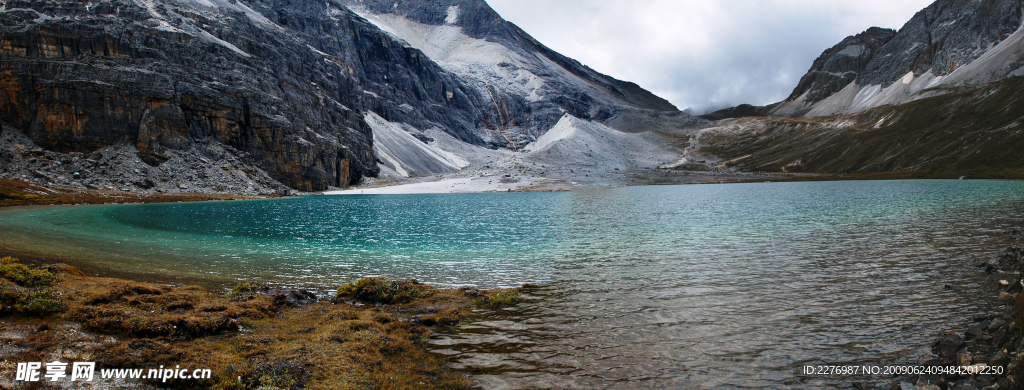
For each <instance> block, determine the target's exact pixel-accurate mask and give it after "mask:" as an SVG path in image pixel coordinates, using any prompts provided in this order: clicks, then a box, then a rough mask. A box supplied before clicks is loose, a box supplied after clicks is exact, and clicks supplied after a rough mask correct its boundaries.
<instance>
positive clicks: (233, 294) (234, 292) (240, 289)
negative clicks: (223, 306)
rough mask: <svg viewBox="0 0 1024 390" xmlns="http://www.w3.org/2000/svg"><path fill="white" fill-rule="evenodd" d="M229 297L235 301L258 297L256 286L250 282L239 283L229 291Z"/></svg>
mask: <svg viewBox="0 0 1024 390" xmlns="http://www.w3.org/2000/svg"><path fill="white" fill-rule="evenodd" d="M227 297H228V299H230V300H232V301H235V302H245V301H248V300H251V299H253V298H255V297H256V286H255V285H253V284H250V283H239V284H237V285H235V287H232V288H231V291H228V293H227Z"/></svg>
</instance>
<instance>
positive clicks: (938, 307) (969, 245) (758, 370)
mask: <svg viewBox="0 0 1024 390" xmlns="http://www.w3.org/2000/svg"><path fill="white" fill-rule="evenodd" d="M1022 218H1024V183H1022V182H1011V181H883V182H814V183H764V184H730V185H690V186H665V187H629V188H602V189H590V190H581V191H574V192H563V193H501V194H451V195H389V196H347V197H330V196H317V197H304V198H292V199H275V200H259V201H241V202H206V203H176V204H154V205H107V206H77V207H35V208H12V209H4V210H0V250H2V251H8V252H12V253H23V254H28V255H32V256H35V257H37V258H41V259H52V260H62V259H74V260H76V261H79V262H85V263H87V264H89V265H90V266H92V267H95V268H96V269H100V270H108V271H114V272H120V273H126V274H132V275H142V276H145V277H149V278H153V279H156V280H176V279H184V280H197V279H204V280H211V281H225V282H232V281H236V280H261V281H266V282H273V283H281V284H288V285H297V286H335V285H337V284H339V283H342V282H347V281H352V280H355V279H357V278H359V277H363V276H384V277H388V278H417V279H419V280H421V281H424V282H428V283H433V284H437V285H441V286H459V285H478V286H481V287H487V288H490V287H499V286H515V285H519V284H522V283H534V284H540V285H542V287H540V288H539V289H533V290H531V291H530V292H529V293H528V294H527V296H526V297H525V300H524V302H523V303H522V304H520V305H518V306H517V307H515V308H513V309H511V310H508V311H506V312H504V313H501V314H500V315H488V314H486V313H481V314H479V318H478V319H477V321H475V322H473V323H471V324H464V325H461V326H459V327H457V328H454V329H451V330H449V331H443V330H442V331H441V332H439V333H438V334H436V335H435V337H434V338H433V339H432V341H431V342H432V345H433V348H434V349H435V350H436V351H437V352H440V353H445V354H448V355H450V356H452V359H453V361H454V362H455V365H456V367H457V368H460V369H462V370H464V371H465V372H467V373H469V374H470V375H471V376H472V377H473V379H474V380H476V381H477V382H478V383H480V384H481V385H483V386H484V387H486V388H523V387H551V388H594V387H601V388H716V387H720V388H764V387H767V388H779V387H790V388H820V387H833V386H839V387H847V386H850V384H851V383H852V382H863V383H877V382H882V381H885V380H886V379H887V378H876V377H804V376H801V375H798V372H797V371H798V370H799V368H800V367H802V366H805V365H819V364H829V365H846V364H850V365H853V364H855V365H883V364H911V363H916V362H917V360H918V358H919V356H920V355H922V354H923V353H926V352H927V345H928V344H929V343H930V341H931V340H932V338H933V337H934V336H935V335H936V334H937V333H938V332H941V331H946V330H951V329H953V328H955V327H956V326H958V325H965V324H966V319H967V318H968V317H969V316H970V315H971V314H974V313H976V312H982V311H988V310H991V309H992V308H993V307H994V306H995V305H996V304H997V303H996V302H995V301H993V300H990V299H988V298H987V297H990V296H994V295H995V294H992V293H990V291H991V289H990V287H991V286H990V285H989V278H988V277H987V276H985V275H984V274H983V273H980V272H979V271H977V270H975V269H973V268H971V267H969V264H970V262H971V260H973V259H974V258H975V257H988V256H992V255H993V254H994V249H995V248H996V247H997V246H999V245H1005V244H1009V241H1008V238H1007V237H1006V234H1005V232H1006V231H1007V230H1008V229H1009V228H1011V227H1015V226H1019V225H1020V224H1021V223H1022V222H1021V221H1022V220H1024V219H1022ZM946 285H949V287H950V288H948V289H947V288H946ZM982 291H984V293H983V292H982ZM979 297H986V298H979Z"/></svg>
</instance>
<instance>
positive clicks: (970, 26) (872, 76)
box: [771, 0, 1024, 116]
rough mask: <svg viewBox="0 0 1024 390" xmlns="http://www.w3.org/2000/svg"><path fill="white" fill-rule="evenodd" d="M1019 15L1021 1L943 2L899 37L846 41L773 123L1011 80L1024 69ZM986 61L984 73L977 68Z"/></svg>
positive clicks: (883, 33)
mask: <svg viewBox="0 0 1024 390" xmlns="http://www.w3.org/2000/svg"><path fill="white" fill-rule="evenodd" d="M1022 8H1024V7H1022V2H1021V0H984V1H978V0H938V1H936V2H934V3H932V4H931V5H930V6H928V7H927V8H925V9H924V10H922V11H921V12H918V13H917V14H916V15H915V16H914V17H913V18H912V19H911V20H910V21H909V22H907V24H906V25H904V26H903V28H901V29H900V30H899V32H897V33H896V34H890V33H889V32H888V30H882V29H870V30H868V31H866V32H865V33H862V34H860V35H856V36H853V37H849V38H847V39H845V40H844V41H843V42H842V43H840V44H839V45H837V46H836V47H833V48H831V49H829V50H827V51H825V53H823V54H822V56H821V57H819V58H818V60H817V61H815V63H814V64H813V65H812V67H811V70H810V71H809V72H808V74H807V75H805V76H804V78H803V79H802V80H801V82H800V84H799V85H798V86H797V87H796V89H794V91H793V94H792V95H791V96H790V97H789V98H787V99H786V100H785V101H784V102H782V103H781V104H779V105H778V106H777V107H776V108H775V109H774V110H773V111H772V112H771V115H775V116H801V115H808V116H822V115H832V114H838V113H845V112H856V111H860V110H865V109H870V108H873V107H879V106H882V105H887V104H897V103H902V102H907V101H911V100H914V99H917V98H920V97H924V96H933V95H935V94H941V93H946V92H948V91H950V89H949V88H951V87H980V86H982V85H984V84H986V83H988V82H992V81H998V80H1001V79H1003V78H1005V77H1008V76H1010V75H1013V74H1015V72H1017V71H1018V70H1019V69H1020V67H1021V65H1022V64H1024V56H1022V55H1021V54H1022V53H1021V50H1020V47H1021V45H1024V41H1022V40H1021V38H1020V37H1019V35H1020V34H1018V33H1017V32H1018V31H1019V30H1020V29H1021V22H1022ZM1010 38H1013V39H1010ZM990 52H999V53H1001V55H998V56H996V55H989V56H987V57H986V54H987V53H990ZM853 54H856V55H853ZM983 57H985V58H987V62H986V64H985V65H984V66H981V65H977V64H975V62H977V61H979V60H980V59H982V58H983ZM1017 73H1019V72H1017ZM926 90H927V91H926Z"/></svg>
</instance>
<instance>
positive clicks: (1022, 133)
mask: <svg viewBox="0 0 1024 390" xmlns="http://www.w3.org/2000/svg"><path fill="white" fill-rule="evenodd" d="M696 143H698V144H699V145H701V147H702V151H703V152H705V153H711V154H714V155H716V156H718V157H719V158H721V159H723V160H726V161H728V162H727V163H725V165H726V166H728V167H731V168H737V169H742V170H746V171H776V172H777V171H784V172H819V173H879V172H897V171H903V172H908V173H912V174H914V175H916V176H917V177H929V178H957V177H960V176H967V177H969V178H1007V179H1011V178H1012V179H1024V77H1013V78H1009V79H1007V80H1004V81H1001V82H997V83H992V84H989V85H987V86H986V87H983V88H978V89H974V90H968V91H961V92H954V93H949V94H945V95H941V96H934V97H928V98H922V99H919V100H916V101H913V102H910V103H905V104H902V105H897V106H885V107H878V108H874V109H870V110H865V111H862V112H859V113H854V114H844V115H839V116H830V117H816V118H747V119H739V120H733V121H730V122H724V123H721V124H719V125H718V126H715V127H711V128H707V129H704V130H702V131H701V132H700V133H699V134H698V135H697V136H696Z"/></svg>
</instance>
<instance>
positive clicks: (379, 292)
mask: <svg viewBox="0 0 1024 390" xmlns="http://www.w3.org/2000/svg"><path fill="white" fill-rule="evenodd" d="M436 293H437V289H436V288H434V287H431V286H428V285H425V284H423V283H420V282H418V281H416V280H415V279H409V280H387V279H384V278H362V279H360V280H359V281H357V282H355V283H354V284H346V285H344V286H341V287H339V288H338V294H337V298H338V299H345V298H353V299H358V300H361V301H365V302H371V303H383V304H388V305H390V304H403V303H409V302H412V301H414V300H417V299H421V298H427V297H430V296H433V295H434V294H436Z"/></svg>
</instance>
